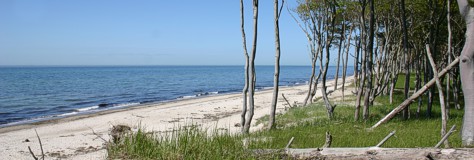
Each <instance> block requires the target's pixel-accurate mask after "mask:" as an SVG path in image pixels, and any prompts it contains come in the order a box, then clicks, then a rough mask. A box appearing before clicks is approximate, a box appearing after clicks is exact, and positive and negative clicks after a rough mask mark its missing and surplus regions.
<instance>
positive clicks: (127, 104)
mask: <svg viewBox="0 0 474 160" xmlns="http://www.w3.org/2000/svg"><path fill="white" fill-rule="evenodd" d="M139 104H140V103H120V104H114V105H112V108H120V107H128V106H134V105H139Z"/></svg>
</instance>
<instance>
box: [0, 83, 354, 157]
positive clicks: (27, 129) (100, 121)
mask: <svg viewBox="0 0 474 160" xmlns="http://www.w3.org/2000/svg"><path fill="white" fill-rule="evenodd" d="M340 79H341V78H340ZM351 79H352V76H350V77H347V78H346V85H347V84H350V83H351ZM339 82H342V81H339ZM333 83H334V79H333V80H330V81H328V86H333ZM339 85H341V84H339ZM307 89H308V85H298V86H288V87H283V86H280V96H279V99H278V106H277V113H282V112H284V109H285V106H284V105H286V102H284V100H283V98H282V97H281V93H283V94H285V96H286V97H287V98H288V100H289V101H290V103H292V102H294V101H297V103H301V102H302V101H303V100H304V98H305V96H306V93H307ZM328 89H329V88H328ZM331 89H332V87H331ZM272 93H273V90H272V89H271V88H267V89H262V90H259V91H257V92H255V107H256V108H255V115H254V119H253V120H252V127H251V132H252V131H258V130H261V129H262V128H263V127H264V126H263V124H260V125H258V126H256V125H255V122H256V120H257V119H258V118H260V117H263V116H265V115H268V113H269V112H270V103H271V97H272ZM318 96H320V93H319V94H317V95H316V97H318ZM241 107H242V94H241V93H226V94H216V95H210V96H201V97H195V98H186V99H177V100H173V101H170V102H161V103H152V104H144V105H137V106H132V107H126V108H120V109H114V110H106V111H101V112H96V113H91V114H85V115H74V116H70V117H64V118H58V119H52V120H47V121H41V122H35V123H32V124H23V125H15V126H9V127H4V128H0V143H2V144H3V145H2V146H0V154H2V155H3V156H4V158H6V159H25V158H31V155H30V154H29V152H28V146H32V150H33V152H34V153H36V154H38V153H41V151H40V150H39V147H38V142H37V138H36V134H35V131H34V130H37V132H38V134H39V136H40V137H41V141H42V143H43V148H44V150H45V151H44V152H45V154H46V157H48V158H61V159H104V158H105V157H106V150H105V149H104V148H105V146H104V141H103V140H102V138H103V139H105V140H108V139H109V138H110V137H109V135H108V132H109V129H110V128H111V126H112V125H118V124H124V125H128V126H131V127H132V128H133V129H137V127H141V128H144V129H145V130H147V131H153V132H166V131H169V130H173V129H174V128H175V127H176V126H185V125H189V124H197V125H199V126H201V127H205V128H210V127H214V128H216V129H222V130H227V131H228V132H229V133H232V134H233V133H240V127H237V125H236V124H237V123H240V113H241V110H242V108H241ZM137 125H140V126H137ZM133 129H132V130H133ZM99 137H100V138H99ZM27 140H28V141H27ZM64 142H68V143H67V144H65V143H64ZM0 159H3V158H0Z"/></svg>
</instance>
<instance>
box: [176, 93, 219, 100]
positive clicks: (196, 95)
mask: <svg viewBox="0 0 474 160" xmlns="http://www.w3.org/2000/svg"><path fill="white" fill-rule="evenodd" d="M219 93H221V92H219V91H215V92H204V93H198V94H195V95H192V96H180V97H178V99H189V98H196V97H201V96H209V95H216V94H219Z"/></svg>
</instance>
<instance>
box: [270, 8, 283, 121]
mask: <svg viewBox="0 0 474 160" xmlns="http://www.w3.org/2000/svg"><path fill="white" fill-rule="evenodd" d="M278 1H279V0H275V2H274V16H275V17H274V22H275V24H274V25H275V75H274V78H273V97H272V105H271V111H270V129H274V128H276V125H275V112H276V105H277V102H278V85H279V84H278V81H279V75H280V22H279V19H280V15H281V10H282V9H283V5H284V4H285V0H282V2H281V7H280V6H279V5H278Z"/></svg>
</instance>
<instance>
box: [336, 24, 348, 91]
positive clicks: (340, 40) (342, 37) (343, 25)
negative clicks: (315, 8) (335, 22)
mask: <svg viewBox="0 0 474 160" xmlns="http://www.w3.org/2000/svg"><path fill="white" fill-rule="evenodd" d="M342 23H343V24H342V29H341V33H340V34H341V35H340V36H341V37H339V38H340V39H339V49H338V52H337V64H336V75H335V76H334V90H337V81H338V79H339V66H340V64H341V63H340V62H341V49H342V42H343V41H344V36H345V35H344V32H345V30H346V25H345V21H344V20H343V21H342ZM343 58H344V57H343Z"/></svg>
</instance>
